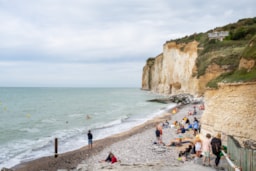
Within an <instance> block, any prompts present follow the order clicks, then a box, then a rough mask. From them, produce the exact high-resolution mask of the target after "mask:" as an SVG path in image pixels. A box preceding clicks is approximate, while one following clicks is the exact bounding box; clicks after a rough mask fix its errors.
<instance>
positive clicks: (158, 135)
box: [155, 125, 163, 144]
mask: <svg viewBox="0 0 256 171" xmlns="http://www.w3.org/2000/svg"><path fill="white" fill-rule="evenodd" d="M155 134H156V140H157V144H162V143H163V142H162V137H161V131H160V130H159V127H158V125H157V126H156V131H155Z"/></svg>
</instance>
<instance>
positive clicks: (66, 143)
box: [0, 104, 175, 168]
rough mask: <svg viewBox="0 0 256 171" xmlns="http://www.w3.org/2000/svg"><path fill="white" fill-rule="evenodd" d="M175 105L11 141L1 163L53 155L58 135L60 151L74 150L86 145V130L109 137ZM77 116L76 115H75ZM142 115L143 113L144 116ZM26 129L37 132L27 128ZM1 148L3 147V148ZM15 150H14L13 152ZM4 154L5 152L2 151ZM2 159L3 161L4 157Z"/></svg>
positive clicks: (51, 120) (6, 164)
mask: <svg viewBox="0 0 256 171" xmlns="http://www.w3.org/2000/svg"><path fill="white" fill-rule="evenodd" d="M174 106H175V105H174V104H171V105H169V106H168V107H166V108H165V109H161V110H158V111H156V112H153V113H148V114H145V115H143V116H144V117H143V118H142V117H140V118H133V117H132V118H129V117H128V116H127V115H124V116H122V117H120V118H119V119H116V120H113V121H110V122H109V123H101V124H100V123H94V124H93V125H90V126H89V127H88V126H84V127H80V128H72V129H62V130H59V131H55V132H53V133H52V135H51V136H48V137H42V138H40V139H37V140H33V141H30V140H22V141H18V142H15V143H11V144H9V145H10V146H5V147H3V149H8V150H5V151H4V150H3V149H0V150H2V153H1V155H0V159H1V158H2V159H3V158H5V159H7V160H6V161H4V162H2V163H0V168H2V167H13V166H15V165H17V164H19V163H20V162H24V161H28V160H33V159H36V158H39V157H43V156H51V155H54V151H53V149H54V148H53V147H54V139H55V138H56V137H57V138H58V140H59V153H64V152H68V151H71V150H75V149H78V148H80V147H82V146H85V145H87V131H88V129H92V133H93V136H94V140H98V139H103V138H106V137H108V136H111V135H114V134H118V133H122V132H125V131H128V130H130V129H131V128H133V127H135V126H138V125H140V124H143V123H145V122H146V121H147V120H150V119H152V118H154V117H156V116H159V115H160V114H162V113H163V112H164V111H165V110H166V109H169V108H173V107H174ZM73 116H75V115H73ZM141 116H142V115H141ZM54 121H55V119H45V120H43V121H42V122H45V123H52V122H54ZM23 131H28V132H29V131H32V132H33V131H37V130H36V129H35V130H33V129H32V130H30V129H26V128H24V130H23ZM1 148H2V147H1ZM10 151H13V153H10ZM3 153H5V154H3ZM2 161H3V160H2Z"/></svg>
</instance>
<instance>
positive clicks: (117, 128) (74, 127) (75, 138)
mask: <svg viewBox="0 0 256 171" xmlns="http://www.w3.org/2000/svg"><path fill="white" fill-rule="evenodd" d="M161 97H162V96H161V95H158V94H153V93H150V92H149V91H142V90H140V89H139V88H39V87H36V88H31V87H29V88H25V87H22V88H17V87H10V88H4V87H0V151H1V153H0V169H1V168H3V167H6V168H11V167H13V166H15V165H17V164H20V163H23V162H27V161H31V160H34V159H37V158H40V157H44V156H54V154H55V151H54V150H55V149H54V142H55V138H57V139H58V153H65V152H68V151H72V150H76V149H79V148H81V147H83V146H86V145H87V144H88V139H87V132H88V130H91V132H92V134H93V139H94V140H99V139H103V138H105V137H108V136H111V135H114V134H117V133H121V132H124V131H127V130H129V129H131V128H133V127H135V126H137V125H140V124H143V123H144V122H146V121H147V120H150V119H152V118H153V117H156V116H158V115H161V114H162V113H163V112H165V111H167V110H169V109H170V108H172V107H174V106H175V104H161V103H153V102H148V101H147V100H150V99H155V98H161Z"/></svg>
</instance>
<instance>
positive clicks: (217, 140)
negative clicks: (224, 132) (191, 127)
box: [195, 133, 222, 168]
mask: <svg viewBox="0 0 256 171" xmlns="http://www.w3.org/2000/svg"><path fill="white" fill-rule="evenodd" d="M221 150H222V141H221V134H220V133H218V134H217V135H216V136H215V137H213V138H212V136H211V134H209V133H207V134H206V136H205V138H204V139H202V140H201V139H200V137H199V136H198V137H197V138H196V139H195V151H196V157H198V158H199V157H200V156H201V155H203V166H211V164H210V154H211V153H212V154H214V155H215V157H216V158H215V167H216V168H217V167H218V165H219V162H220V158H221Z"/></svg>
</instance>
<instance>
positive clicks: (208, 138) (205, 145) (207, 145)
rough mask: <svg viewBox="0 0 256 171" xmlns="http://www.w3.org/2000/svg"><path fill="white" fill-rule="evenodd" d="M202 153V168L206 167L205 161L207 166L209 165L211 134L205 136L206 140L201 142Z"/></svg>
mask: <svg viewBox="0 0 256 171" xmlns="http://www.w3.org/2000/svg"><path fill="white" fill-rule="evenodd" d="M202 145H203V146H202V151H203V156H204V157H203V166H206V160H207V161H208V166H211V164H210V151H211V134H209V133H208V134H206V138H205V139H204V140H203V143H202Z"/></svg>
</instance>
